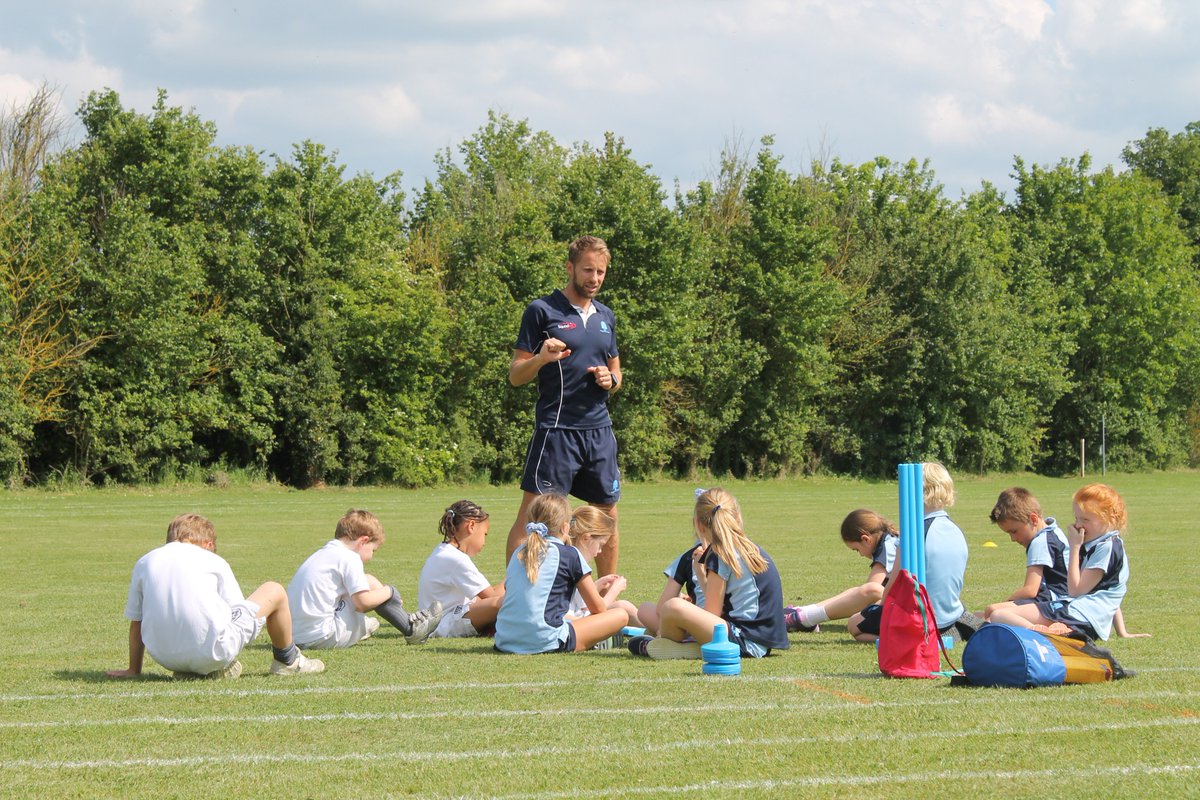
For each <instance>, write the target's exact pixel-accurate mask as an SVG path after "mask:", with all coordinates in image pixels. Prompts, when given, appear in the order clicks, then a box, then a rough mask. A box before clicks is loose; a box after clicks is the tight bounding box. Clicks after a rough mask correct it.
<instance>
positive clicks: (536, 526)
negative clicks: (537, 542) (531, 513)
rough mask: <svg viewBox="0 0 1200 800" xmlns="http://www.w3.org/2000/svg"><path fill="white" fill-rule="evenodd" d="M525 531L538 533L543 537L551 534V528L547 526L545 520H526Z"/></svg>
mask: <svg viewBox="0 0 1200 800" xmlns="http://www.w3.org/2000/svg"><path fill="white" fill-rule="evenodd" d="M525 532H526V533H536V534H537V535H538V536H540V537H542V538H543V539H545V538H546V537H547V536H549V535H550V529H549V528H547V527H546V523H544V522H526V523H525Z"/></svg>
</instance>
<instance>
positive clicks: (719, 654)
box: [700, 625, 742, 675]
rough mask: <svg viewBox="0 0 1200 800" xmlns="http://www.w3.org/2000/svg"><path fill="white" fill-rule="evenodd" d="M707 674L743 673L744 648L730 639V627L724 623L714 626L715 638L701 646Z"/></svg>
mask: <svg viewBox="0 0 1200 800" xmlns="http://www.w3.org/2000/svg"><path fill="white" fill-rule="evenodd" d="M700 657H701V658H703V659H704V667H703V671H704V674H705V675H741V674H742V650H741V648H740V647H738V646H737V645H736V644H734V643H733V642H731V641H729V629H728V628H727V627H726V626H724V625H718V626H717V627H715V628H713V638H712V641H711V642H709V643H708V644H705V645H701V646H700Z"/></svg>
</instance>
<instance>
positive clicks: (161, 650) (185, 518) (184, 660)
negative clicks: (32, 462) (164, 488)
mask: <svg viewBox="0 0 1200 800" xmlns="http://www.w3.org/2000/svg"><path fill="white" fill-rule="evenodd" d="M125 618H126V619H128V620H129V667H128V668H127V669H117V670H110V671H109V672H108V673H107V674H108V677H110V678H132V677H136V676H138V675H141V674H142V666H143V662H144V659H145V654H146V652H147V651H148V652H149V653H150V655H151V656H153V658H154V660H155V661H157V662H158V663H159V664H161V665H162V666H164V667H166V668H167V669H169V670H172V671H173V672H174V673H175V675H176V677H209V678H221V677H228V678H236V677H237V676H238V675H240V674H241V672H242V663H241V662H240V661H238V660H237V659H238V655H239V654H240V653H241V652H242V650H243V648H245V647H246V645H248V644H249V643H250V642H252V641H253V640H254V638H255V637H256V636H258V634H259V632H260V631H261V630H262V628H263V625H264V624H265V625H266V628H267V633H268V634H269V635H270V637H271V650H272V652H273V653H274V660H273V661H272V662H271V669H270V673H271V674H272V675H306V674H312V673H317V672H323V671H324V670H325V664H324V663H322V662H321V661H318V660H317V659H313V658H305V657H304V655H303V654H302V653H301V652H300V650H299V649H297V647H296V644H295V642H293V641H292V617H291V613H290V611H289V608H288V598H287V592H285V591H284V589H283V587H282V586H281V585H279V584H278V583H274V582H271V581H269V582H267V583H264V584H263V585H262V586H259V587H258V588H257V589H255V590H254V591H253V592H252V593H251V594H250V596H249V597H243V596H242V590H241V588H240V587H239V586H238V582H237V580H236V579H235V578H234V577H233V570H232V569H230V567H229V563H228V562H226V561H225V559H223V558H221V557H220V556H218V555H217V533H216V530H215V529H214V528H213V524H212V523H211V522H209V521H208V520H207V519H205V518H204V517H202V516H200V515H199V514H184V515H182V516H179V517H176V518H175V519H174V520H172V521H171V524H170V526H169V527H168V528H167V543H166V544H164V545H162V546H161V547H158V548H155V549H154V550H151V551H150V552H149V553H147V554H146V555H144V556H142V557H141V558H140V559H138V562H137V564H136V565H134V568H133V578H132V579H131V581H130V583H129V596H128V599H127V601H126V604H125Z"/></svg>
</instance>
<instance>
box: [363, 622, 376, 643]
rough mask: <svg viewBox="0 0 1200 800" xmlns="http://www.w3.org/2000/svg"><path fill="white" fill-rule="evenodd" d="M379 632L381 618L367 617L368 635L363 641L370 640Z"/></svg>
mask: <svg viewBox="0 0 1200 800" xmlns="http://www.w3.org/2000/svg"><path fill="white" fill-rule="evenodd" d="M377 630H379V618H378V617H367V635H366V636H364V637H363V639H370V638H371V637H372V636H374V635H375V631H377Z"/></svg>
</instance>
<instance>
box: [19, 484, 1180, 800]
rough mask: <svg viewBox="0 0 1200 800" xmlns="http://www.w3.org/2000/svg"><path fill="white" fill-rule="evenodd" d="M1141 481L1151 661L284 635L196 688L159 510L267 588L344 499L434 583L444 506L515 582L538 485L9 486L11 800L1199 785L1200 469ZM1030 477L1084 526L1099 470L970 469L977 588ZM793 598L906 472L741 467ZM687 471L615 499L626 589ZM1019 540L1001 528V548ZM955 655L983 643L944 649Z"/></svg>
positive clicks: (971, 592)
mask: <svg viewBox="0 0 1200 800" xmlns="http://www.w3.org/2000/svg"><path fill="white" fill-rule="evenodd" d="M1108 480H1109V481H1110V482H1111V483H1113V484H1114V485H1115V486H1117V488H1118V489H1119V490H1120V491H1121V492H1122V493H1123V495H1124V496H1125V497H1126V499H1127V501H1128V503H1129V506H1130V512H1131V519H1132V525H1131V527H1130V529H1129V531H1128V532H1127V534H1126V542H1127V548H1128V552H1129V555H1130V561H1131V565H1132V579H1131V582H1130V587H1131V588H1130V593H1129V595H1128V597H1127V600H1126V604H1125V612H1126V617H1127V621H1128V624H1129V626H1130V628H1131V629H1133V630H1145V631H1149V632H1151V633H1153V634H1154V636H1153V638H1150V639H1133V640H1111V641H1110V642H1109V645H1110V646H1111V648H1112V649H1113V651H1114V652H1115V654H1116V655H1117V657H1118V658H1119V659H1120V660H1121V661H1122V663H1124V664H1125V665H1126V666H1128V667H1130V668H1133V669H1135V670H1138V671H1139V674H1138V675H1137V676H1136V677H1135V678H1133V679H1131V680H1129V681H1123V682H1120V683H1116V684H1110V685H1101V686H1074V687H1062V688H1056V689H1043V690H1034V691H1012V690H990V689H958V688H952V687H950V686H949V685H948V682H947V681H945V680H933V681H894V680H887V679H884V678H881V677H880V676H879V674H878V671H877V669H876V665H875V653H874V648H871V647H869V646H864V645H858V644H855V643H853V642H851V641H850V640H849V639H848V637H847V636H846V635H845V626H844V624H842V623H831V624H827V625H825V626H824V631H823V632H822V633H820V634H816V635H800V634H797V635H794V636H793V637H792V647H791V649H790V650H788V651H786V652H784V653H782V654H781V655H778V656H773V657H771V658H768V659H765V660H762V661H759V662H754V663H745V664H744V667H743V674H742V676H740V677H737V678H706V677H704V676H701V675H700V674H699V666H698V665H697V664H695V663H690V662H660V663H655V662H649V661H645V660H640V659H634V658H632V657H631V656H629V655H627V654H626V653H624V652H617V651H610V652H595V653H589V654H585V655H580V656H535V657H514V656H501V655H497V654H495V653H493V652H491V649H490V641H487V640H462V641H451V642H447V641H435V642H432V643H430V644H429V645H427V646H424V647H420V648H416V647H408V646H406V645H405V644H404V642H403V639H401V638H399V637H398V636H397V635H393V634H392V633H390V632H389V631H387V630H384V631H381V633H380V634H379V635H378V636H377V637H375V638H374V639H372V640H369V641H367V642H364V643H362V644H361V645H359V646H357V647H355V648H352V649H351V650H348V651H342V652H336V653H332V654H327V655H325V656H323V657H324V658H325V660H326V662H327V664H328V667H329V669H328V672H327V673H326V674H324V675H321V676H315V677H312V678H304V679H295V680H279V679H272V678H269V677H268V676H267V675H266V668H267V665H268V663H269V660H270V656H269V650H268V648H267V642H266V637H265V636H263V637H260V639H259V641H257V642H256V643H255V644H253V645H252V646H251V647H250V649H249V650H248V651H247V653H245V654H244V656H243V662H244V663H245V665H246V675H244V676H243V677H242V678H241V679H239V680H237V681H228V682H177V681H173V680H170V679H169V677H168V674H167V673H166V672H165V671H164V670H162V669H161V668H159V667H158V666H157V665H154V664H153V662H151V661H149V660H148V669H147V671H148V675H147V677H146V678H145V679H143V680H140V681H136V682H129V683H126V682H120V683H117V682H112V681H108V680H106V679H104V677H103V672H104V670H105V669H108V668H114V667H120V666H123V665H124V663H125V660H126V630H127V623H126V622H125V621H124V620H123V619H122V617H121V612H122V609H123V606H124V600H125V593H126V589H127V585H128V579H129V572H130V569H131V568H132V566H133V562H134V561H135V560H136V559H137V557H138V556H140V555H141V554H142V553H144V552H145V551H147V550H149V549H150V548H152V547H154V546H156V545H157V544H159V543H160V542H161V541H162V538H163V534H164V532H165V529H166V523H167V521H168V520H169V519H170V518H171V517H172V516H174V515H175V514H177V513H180V512H183V511H197V512H199V513H202V514H205V515H206V516H208V517H210V518H211V519H212V520H213V521H214V522H215V523H216V526H217V530H218V534H219V540H218V549H219V552H220V553H221V554H222V555H223V556H224V557H225V558H227V559H228V560H229V561H230V563H231V564H232V565H233V568H234V571H235V573H236V574H237V576H238V578H239V580H240V581H241V582H242V584H243V588H244V589H246V590H247V591H249V590H251V589H253V587H254V586H256V585H257V584H258V583H260V582H262V581H264V580H278V581H281V582H285V583H286V581H287V580H288V579H289V578H290V576H291V574H292V572H293V571H294V570H295V568H296V566H297V565H298V564H299V563H300V562H301V561H302V560H303V559H304V558H305V557H306V556H307V555H308V554H309V553H310V552H312V551H313V550H315V549H316V548H317V547H319V546H320V545H321V544H322V543H323V542H324V541H326V540H327V539H328V538H329V537H330V536H331V534H332V529H333V525H334V523H335V521H336V520H337V518H338V517H339V516H340V515H341V513H342V512H343V511H345V509H346V508H349V507H362V508H368V509H370V510H372V511H374V512H375V513H376V514H378V515H379V516H380V518H381V519H382V520H383V522H384V525H385V527H386V529H387V532H388V541H387V544H386V545H385V546H384V547H383V548H382V549H381V550H380V551H379V554H378V555H377V556H376V559H375V560H374V561H373V562H372V564H371V567H370V568H371V570H372V571H373V572H374V573H375V574H377V575H379V576H380V577H381V578H383V579H385V580H388V581H391V582H395V583H396V584H397V585H398V586H399V587H400V589H401V591H402V593H403V594H404V595H405V596H406V597H410V598H415V594H416V578H417V574H418V572H419V569H420V566H421V563H422V562H423V560H424V558H425V556H426V555H427V554H428V552H429V550H430V549H431V548H432V547H433V545H434V544H435V543H436V542H437V541H439V540H440V539H439V537H438V536H437V534H436V531H435V524H436V519H437V517H438V515H439V513H440V511H441V509H443V508H445V506H446V504H447V503H449V502H450V501H452V500H454V499H457V498H459V497H464V496H465V497H470V498H472V499H474V500H476V501H478V502H480V503H481V504H483V506H484V507H485V508H487V509H488V510H490V511H491V512H492V514H493V523H494V527H493V532H492V535H491V540H490V544H489V546H488V547H487V549H485V550H484V552H483V553H482V554H481V556H480V557H479V563H480V566H481V568H482V569H483V571H484V573H485V574H487V575H488V576H489V577H490V578H492V579H493V580H499V579H500V578H501V577H502V575H503V570H502V565H501V562H502V560H503V551H504V536H505V533H506V532H507V528H508V525H509V524H510V522H511V515H512V513H513V512H514V510H515V506H516V500H517V494H518V493H517V492H516V491H515V490H514V489H512V488H497V487H490V486H474V487H456V488H446V489H437V490H425V491H400V490H392V489H353V490H340V489H333V490H325V491H313V492H296V491H289V490H286V489H283V488H278V487H246V486H233V487H231V488H226V489H215V488H209V487H173V488H171V489H160V490H90V491H79V492H73V493H66V492H58V493H47V492H41V491H20V492H9V493H6V494H3V495H0V553H2V556H0V559H2V561H0V575H2V578H3V580H2V581H0V615H2V616H0V620H2V628H3V631H4V646H3V648H0V685H2V687H3V688H2V689H0V786H2V787H3V789H2V790H0V794H3V795H4V796H6V797H42V798H44V797H115V796H120V797H157V798H163V797H195V796H228V797H267V796H271V797H341V796H346V797H358V796H374V797H381V796H396V797H402V796H419V797H459V796H472V797H474V796H528V797H538V798H543V797H575V796H579V797H609V796H613V797H618V796H627V795H637V796H649V797H655V796H661V797H668V796H671V797H674V796H680V795H686V794H701V793H703V794H705V795H707V796H721V797H776V796H777V797H793V796H812V797H844V796H847V795H850V794H854V795H857V796H867V797H876V796H880V797H881V796H888V797H927V796H931V795H932V796H943V795H945V796H959V795H962V794H963V793H970V794H974V795H979V796H1006V797H1031V798H1032V797H1037V798H1044V797H1048V796H1049V797H1095V796H1167V795H1172V796H1187V795H1194V794H1195V792H1196V790H1195V777H1196V774H1197V772H1198V771H1200V747H1197V745H1196V744H1195V742H1196V740H1197V737H1196V723H1197V721H1198V720H1200V658H1198V657H1197V653H1200V633H1197V631H1196V628H1195V626H1194V625H1192V624H1190V618H1191V616H1192V611H1193V609H1194V608H1195V607H1196V600H1197V596H1198V592H1197V590H1196V582H1195V579H1194V577H1193V575H1192V572H1193V570H1194V566H1193V565H1194V560H1193V559H1192V558H1191V557H1190V554H1191V553H1192V551H1193V549H1194V548H1193V546H1192V542H1193V540H1194V537H1195V533H1194V527H1195V521H1194V520H1195V515H1196V507H1197V498H1200V474H1197V473H1192V472H1187V473H1168V474H1154V475H1110V476H1109V478H1108ZM1014 483H1021V484H1023V485H1026V486H1028V487H1029V488H1031V489H1032V490H1033V491H1034V492H1035V493H1036V494H1037V495H1038V496H1039V497H1040V498H1041V499H1042V501H1043V504H1044V505H1045V506H1046V507H1047V510H1048V511H1049V513H1051V514H1057V515H1058V516H1059V517H1060V518H1066V517H1068V516H1069V513H1070V502H1069V500H1070V494H1071V492H1072V491H1073V490H1074V488H1075V487H1076V486H1078V485H1079V483H1080V481H1079V480H1078V479H1074V480H1071V479H1049V478H1040V477H1035V476H993V477H988V478H967V479H960V481H959V484H958V489H959V502H958V504H957V505H956V506H955V508H954V509H952V514H953V516H954V518H955V519H956V521H957V522H958V523H959V524H960V525H961V526H962V528H963V529H964V531H965V532H966V534H967V538H968V542H969V544H970V548H971V549H970V552H971V562H970V566H969V567H968V571H967V583H966V589H965V591H964V597H965V599H966V600H967V602H968V605H969V606H971V607H972V608H976V609H978V608H980V607H982V606H983V605H984V604H985V603H987V602H990V601H992V600H996V599H1000V598H1003V597H1004V596H1005V595H1007V594H1008V592H1010V591H1011V590H1012V589H1013V588H1014V587H1015V586H1016V585H1017V584H1018V583H1019V582H1020V580H1021V577H1022V575H1023V563H1024V562H1023V558H1022V554H1021V552H1020V548H1019V547H1017V546H1016V545H1014V544H1011V543H1010V542H1008V540H1007V537H1005V536H1004V534H1003V533H1002V532H1000V531H999V530H998V529H996V528H994V527H993V526H991V525H990V524H989V523H987V517H986V515H987V512H988V510H989V509H990V508H991V505H992V503H993V502H994V500H995V496H996V494H997V493H998V492H999V490H1000V489H1002V488H1004V487H1005V486H1008V485H1012V484H1014ZM725 485H726V486H727V487H729V488H730V489H731V490H732V491H733V492H734V493H735V494H736V495H737V497H738V498H739V500H740V501H741V503H742V506H743V510H744V513H745V516H746V519H747V526H748V529H749V531H750V532H751V535H752V536H753V537H754V538H755V539H756V540H757V541H758V542H759V543H760V544H762V545H763V546H764V547H766V548H767V550H769V551H770V552H771V554H772V555H773V556H774V558H775V560H776V562H777V563H778V565H779V567H780V570H781V572H782V574H783V577H784V591H785V594H786V596H787V597H788V598H789V599H792V598H796V597H801V596H802V597H804V598H805V599H819V598H820V597H823V596H825V595H828V594H830V593H832V592H834V591H837V590H839V589H841V588H844V587H845V586H846V585H849V584H850V583H851V582H853V581H858V580H861V579H862V577H863V575H864V574H865V570H866V564H865V562H864V561H863V560H862V559H861V558H859V557H857V556H856V555H854V554H853V553H851V552H850V551H849V550H847V549H846V548H845V547H843V546H842V545H841V544H840V543H839V540H838V537H837V534H836V530H837V525H838V523H839V522H840V520H841V518H842V516H843V515H844V514H845V513H846V512H847V511H849V510H851V509H853V508H856V507H860V506H864V507H874V508H877V509H879V510H882V511H884V512H885V513H888V514H890V515H892V516H895V506H896V488H895V484H894V483H890V482H878V483H876V482H866V481H854V480H843V479H812V480H794V481H763V482H726V483H725ZM692 488H693V487H692V485H691V484H684V483H675V482H670V483H647V484H634V485H631V486H628V487H627V489H626V496H625V499H624V500H623V501H622V503H621V512H622V517H621V520H622V533H623V536H622V555H621V567H622V572H623V573H625V574H626V575H627V576H628V577H629V581H630V589H629V591H628V593H627V594H628V596H629V597H630V598H631V599H633V600H634V601H640V600H644V599H653V598H654V597H656V596H657V594H658V593H659V591H660V589H661V587H662V577H661V570H662V568H663V567H664V566H665V565H666V564H667V562H668V561H670V560H671V558H673V557H674V556H675V555H676V554H677V553H678V552H680V551H681V550H682V549H684V547H686V545H687V544H688V542H689V540H690V508H691V503H692ZM986 541H992V542H995V543H996V544H997V545H998V547H995V548H989V547H984V546H983V545H984V542H986ZM952 655H953V656H954V657H955V659H957V658H958V657H959V656H960V655H961V650H955V651H952Z"/></svg>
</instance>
